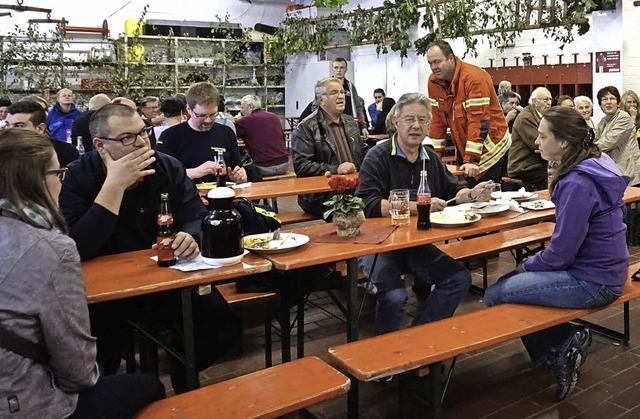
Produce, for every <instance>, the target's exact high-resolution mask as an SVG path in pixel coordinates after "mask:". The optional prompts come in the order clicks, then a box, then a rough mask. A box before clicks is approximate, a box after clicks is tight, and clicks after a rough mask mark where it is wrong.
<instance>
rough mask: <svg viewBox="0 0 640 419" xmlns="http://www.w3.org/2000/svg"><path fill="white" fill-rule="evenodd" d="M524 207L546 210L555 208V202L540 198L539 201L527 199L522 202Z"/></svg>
mask: <svg viewBox="0 0 640 419" xmlns="http://www.w3.org/2000/svg"><path fill="white" fill-rule="evenodd" d="M520 206H521V207H522V208H526V209H531V210H546V209H551V208H555V207H556V206H555V205H554V203H553V202H551V201H547V200H546V199H538V200H537V201H527V202H522V203H520Z"/></svg>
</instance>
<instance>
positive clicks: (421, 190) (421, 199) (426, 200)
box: [417, 170, 431, 230]
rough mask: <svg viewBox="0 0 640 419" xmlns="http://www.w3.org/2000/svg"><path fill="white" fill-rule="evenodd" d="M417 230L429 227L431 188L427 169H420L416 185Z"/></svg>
mask: <svg viewBox="0 0 640 419" xmlns="http://www.w3.org/2000/svg"><path fill="white" fill-rule="evenodd" d="M417 204H418V205H417V206H418V230H429V229H430V228H431V190H430V189H429V183H428V182H427V171H426V170H422V171H420V186H418V201H417Z"/></svg>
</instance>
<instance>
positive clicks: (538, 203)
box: [529, 201, 546, 209]
mask: <svg viewBox="0 0 640 419" xmlns="http://www.w3.org/2000/svg"><path fill="white" fill-rule="evenodd" d="M545 205H546V203H545V202H544V201H533V202H532V203H531V204H529V208H531V209H542V208H544V206H545Z"/></svg>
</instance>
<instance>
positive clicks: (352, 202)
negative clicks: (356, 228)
mask: <svg viewBox="0 0 640 419" xmlns="http://www.w3.org/2000/svg"><path fill="white" fill-rule="evenodd" d="M329 186H330V187H331V190H332V191H334V192H335V193H334V194H333V196H332V197H331V199H330V200H328V201H326V202H324V205H325V206H326V207H329V209H328V210H327V211H325V213H324V214H323V217H324V218H325V219H328V217H329V216H330V215H332V214H333V215H345V216H349V215H357V214H358V212H360V211H362V209H363V208H364V202H363V201H362V198H359V197H357V196H355V195H354V194H353V193H354V192H355V189H356V188H357V187H358V186H360V178H359V177H355V178H353V179H347V178H346V177H345V176H332V177H331V180H329Z"/></svg>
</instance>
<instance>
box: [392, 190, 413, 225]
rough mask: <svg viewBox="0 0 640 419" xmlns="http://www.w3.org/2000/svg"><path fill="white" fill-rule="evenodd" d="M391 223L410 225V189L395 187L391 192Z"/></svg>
mask: <svg viewBox="0 0 640 419" xmlns="http://www.w3.org/2000/svg"><path fill="white" fill-rule="evenodd" d="M389 212H390V213H391V225H394V226H408V225H409V189H393V190H391V193H389Z"/></svg>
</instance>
